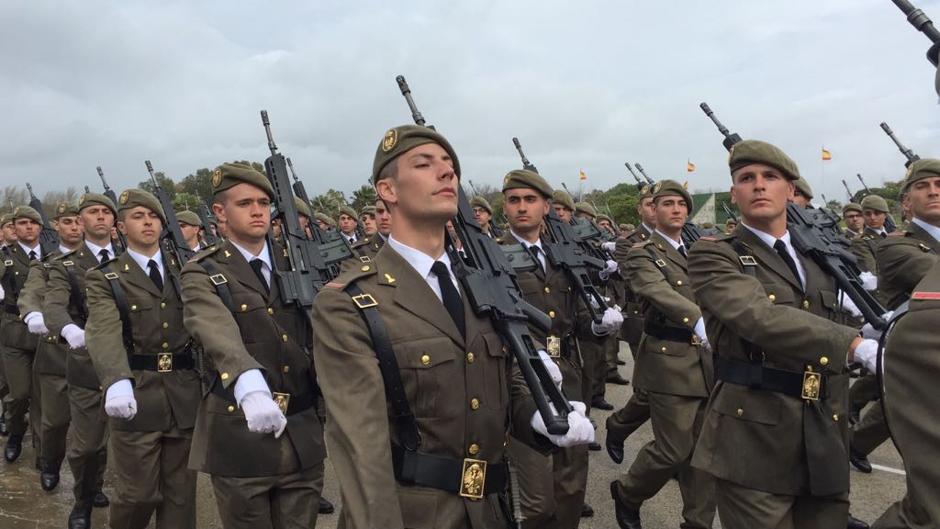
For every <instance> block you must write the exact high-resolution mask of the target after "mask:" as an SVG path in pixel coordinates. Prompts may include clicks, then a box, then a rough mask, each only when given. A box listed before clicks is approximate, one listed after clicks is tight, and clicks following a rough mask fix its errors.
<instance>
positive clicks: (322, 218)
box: [314, 213, 336, 226]
mask: <svg viewBox="0 0 940 529" xmlns="http://www.w3.org/2000/svg"><path fill="white" fill-rule="evenodd" d="M314 218H316V219H317V220H318V221H320V222H322V223H324V224H326V225H327V226H336V221H335V220H333V219H332V218H331V217H330V216H329V215H327V214H326V213H316V214H315V215H314Z"/></svg>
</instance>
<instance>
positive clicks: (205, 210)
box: [196, 204, 219, 246]
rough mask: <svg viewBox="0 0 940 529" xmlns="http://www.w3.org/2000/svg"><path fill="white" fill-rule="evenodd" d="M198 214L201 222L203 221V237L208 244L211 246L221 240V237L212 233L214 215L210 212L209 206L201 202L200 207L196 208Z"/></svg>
mask: <svg viewBox="0 0 940 529" xmlns="http://www.w3.org/2000/svg"><path fill="white" fill-rule="evenodd" d="M196 215H198V216H199V222H200V223H202V231H203V235H202V238H203V239H204V240H205V241H206V244H208V245H210V246H211V245H213V244H215V243H217V242H219V237H218V236H217V235H216V234H214V233H212V222H211V217H212V215H211V214H210V213H209V206H207V205H205V204H199V207H198V208H196Z"/></svg>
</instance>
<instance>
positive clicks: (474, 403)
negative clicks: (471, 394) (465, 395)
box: [470, 399, 480, 410]
mask: <svg viewBox="0 0 940 529" xmlns="http://www.w3.org/2000/svg"><path fill="white" fill-rule="evenodd" d="M470 409H471V410H478V409H480V399H470Z"/></svg>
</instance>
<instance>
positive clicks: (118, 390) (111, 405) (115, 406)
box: [104, 378, 137, 421]
mask: <svg viewBox="0 0 940 529" xmlns="http://www.w3.org/2000/svg"><path fill="white" fill-rule="evenodd" d="M104 412H105V413H107V414H108V417H112V418H115V419H124V420H126V421H129V420H131V419H133V418H134V415H137V399H135V398H134V388H133V386H131V381H130V380H128V379H126V378H122V379H121V380H118V381H117V382H115V383H114V384H111V385H110V386H108V391H107V392H106V393H105V397H104Z"/></svg>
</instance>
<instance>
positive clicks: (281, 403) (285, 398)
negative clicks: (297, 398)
mask: <svg viewBox="0 0 940 529" xmlns="http://www.w3.org/2000/svg"><path fill="white" fill-rule="evenodd" d="M273 395H274V402H275V403H276V404H277V407H278V408H280V409H281V413H283V414H284V415H287V405H288V404H290V393H278V392H276V391H275V392H273Z"/></svg>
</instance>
